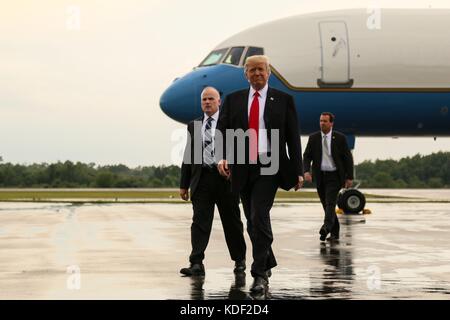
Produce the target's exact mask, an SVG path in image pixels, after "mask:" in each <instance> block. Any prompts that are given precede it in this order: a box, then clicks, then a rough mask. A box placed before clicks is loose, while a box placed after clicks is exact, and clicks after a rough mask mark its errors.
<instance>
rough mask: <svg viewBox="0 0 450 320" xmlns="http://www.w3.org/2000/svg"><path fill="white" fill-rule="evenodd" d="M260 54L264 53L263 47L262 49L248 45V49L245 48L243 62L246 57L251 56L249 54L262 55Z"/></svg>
mask: <svg viewBox="0 0 450 320" xmlns="http://www.w3.org/2000/svg"><path fill="white" fill-rule="evenodd" d="M262 54H264V49H263V48H258V47H249V48H248V50H247V53H246V54H245V59H244V63H245V60H246V59H247V58H248V57H251V56H258V55H262Z"/></svg>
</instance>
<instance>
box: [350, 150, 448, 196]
mask: <svg viewBox="0 0 450 320" xmlns="http://www.w3.org/2000/svg"><path fill="white" fill-rule="evenodd" d="M356 176H357V179H358V180H361V181H362V186H364V187H365V188H450V152H438V153H433V154H431V155H428V156H422V155H420V154H417V155H415V156H413V157H407V158H403V159H401V160H399V161H394V160H376V161H374V162H372V161H364V162H362V163H360V164H359V165H357V166H356Z"/></svg>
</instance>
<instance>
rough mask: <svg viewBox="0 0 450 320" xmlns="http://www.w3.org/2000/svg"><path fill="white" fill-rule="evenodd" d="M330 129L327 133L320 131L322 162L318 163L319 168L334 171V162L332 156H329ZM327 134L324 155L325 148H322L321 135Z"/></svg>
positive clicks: (331, 136)
mask: <svg viewBox="0 0 450 320" xmlns="http://www.w3.org/2000/svg"><path fill="white" fill-rule="evenodd" d="M332 132H333V131H332V130H330V132H328V133H327V134H324V133H323V132H322V131H321V132H320V133H321V136H322V141H321V143H322V163H321V165H320V169H321V170H322V171H336V164H335V163H334V160H333V157H332V156H331V139H332V138H333V135H332ZM324 136H327V146H328V152H329V153H328V156H326V155H325V149H324V148H323V137H324Z"/></svg>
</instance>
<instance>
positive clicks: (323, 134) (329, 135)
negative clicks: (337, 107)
mask: <svg viewBox="0 0 450 320" xmlns="http://www.w3.org/2000/svg"><path fill="white" fill-rule="evenodd" d="M320 133H321V134H322V139H323V137H324V136H327V138H329V137H331V134H332V133H333V129H330V132H328V133H327V134H325V133H323V132H322V131H320Z"/></svg>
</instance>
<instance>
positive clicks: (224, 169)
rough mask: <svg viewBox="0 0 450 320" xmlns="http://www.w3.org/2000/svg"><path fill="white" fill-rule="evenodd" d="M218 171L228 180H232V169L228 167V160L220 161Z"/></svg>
mask: <svg viewBox="0 0 450 320" xmlns="http://www.w3.org/2000/svg"><path fill="white" fill-rule="evenodd" d="M217 169H218V170H219V173H220V174H221V175H222V176H224V177H225V178H226V179H227V180H228V179H230V174H231V173H230V168H229V167H228V162H227V160H220V161H219V163H218V164H217Z"/></svg>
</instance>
